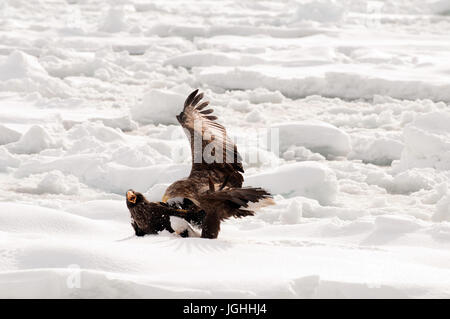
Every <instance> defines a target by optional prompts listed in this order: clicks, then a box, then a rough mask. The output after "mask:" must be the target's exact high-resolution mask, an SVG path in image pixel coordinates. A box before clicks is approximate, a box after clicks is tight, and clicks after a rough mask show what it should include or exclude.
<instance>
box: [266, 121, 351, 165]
mask: <svg viewBox="0 0 450 319" xmlns="http://www.w3.org/2000/svg"><path fill="white" fill-rule="evenodd" d="M271 128H272V129H276V130H278V132H279V139H280V151H281V152H284V151H286V150H287V149H288V148H289V147H290V146H292V145H295V146H304V147H306V148H308V149H310V150H311V151H313V152H316V153H320V154H322V155H324V156H329V155H337V156H339V155H343V156H345V155H347V154H348V153H349V152H350V150H351V146H350V137H349V136H348V134H347V133H345V132H344V131H343V130H340V129H338V128H337V127H335V126H334V125H330V124H328V123H324V122H321V121H303V122H288V123H281V124H274V125H272V126H271Z"/></svg>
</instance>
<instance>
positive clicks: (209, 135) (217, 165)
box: [177, 89, 244, 187]
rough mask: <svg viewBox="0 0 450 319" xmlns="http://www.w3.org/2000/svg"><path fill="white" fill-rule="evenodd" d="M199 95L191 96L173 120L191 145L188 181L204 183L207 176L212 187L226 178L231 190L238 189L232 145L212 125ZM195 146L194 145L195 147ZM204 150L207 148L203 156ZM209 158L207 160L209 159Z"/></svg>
mask: <svg viewBox="0 0 450 319" xmlns="http://www.w3.org/2000/svg"><path fill="white" fill-rule="evenodd" d="M202 98H203V93H200V94H198V89H197V90H195V91H194V92H192V93H191V94H190V95H189V96H188V97H187V99H186V101H185V103H184V109H183V111H182V112H181V113H180V114H179V115H178V116H177V120H178V122H179V123H180V124H181V126H182V127H183V128H184V130H185V132H186V135H187V137H188V139H189V142H190V144H191V155H192V169H191V173H190V175H189V178H196V179H199V180H201V181H202V182H203V183H204V182H206V183H208V175H209V176H211V178H212V180H213V182H214V183H215V184H222V183H223V182H224V180H225V179H226V178H227V176H229V177H228V183H229V185H230V186H232V187H241V186H242V181H243V176H242V174H241V173H243V172H244V169H243V167H242V163H241V161H242V159H241V156H240V155H239V153H238V151H237V147H236V145H235V144H234V143H233V142H232V141H231V140H230V139H229V138H228V136H227V132H226V130H225V127H223V126H222V125H221V124H219V123H217V122H215V120H216V119H217V117H216V116H214V115H210V114H211V113H212V112H213V110H212V109H205V108H206V107H207V106H208V105H209V102H203V103H201V104H199V102H200V101H201V100H202ZM197 144H198V145H197ZM205 148H208V149H207V150H206V152H205ZM209 155H211V156H209Z"/></svg>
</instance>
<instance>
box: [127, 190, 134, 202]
mask: <svg viewBox="0 0 450 319" xmlns="http://www.w3.org/2000/svg"><path fill="white" fill-rule="evenodd" d="M127 200H128V201H129V202H130V203H133V204H135V203H136V195H135V194H134V193H133V192H132V191H128V192H127Z"/></svg>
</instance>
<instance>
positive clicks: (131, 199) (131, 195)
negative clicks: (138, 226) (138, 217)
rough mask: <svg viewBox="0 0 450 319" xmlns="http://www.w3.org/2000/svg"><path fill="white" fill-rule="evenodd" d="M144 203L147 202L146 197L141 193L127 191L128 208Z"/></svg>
mask: <svg viewBox="0 0 450 319" xmlns="http://www.w3.org/2000/svg"><path fill="white" fill-rule="evenodd" d="M143 201H145V197H144V195H142V194H141V193H139V192H135V191H134V190H132V189H129V190H128V191H127V206H128V208H131V207H134V206H136V205H139V204H140V203H142V202H143Z"/></svg>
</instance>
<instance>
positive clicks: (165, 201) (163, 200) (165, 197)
mask: <svg viewBox="0 0 450 319" xmlns="http://www.w3.org/2000/svg"><path fill="white" fill-rule="evenodd" d="M168 200H169V196H167V195H164V196H163V198H162V202H163V203H167V201H168Z"/></svg>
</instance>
